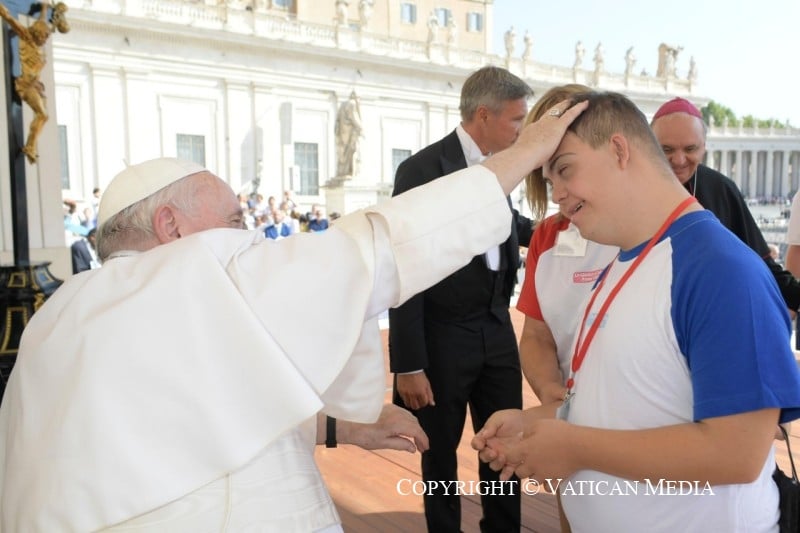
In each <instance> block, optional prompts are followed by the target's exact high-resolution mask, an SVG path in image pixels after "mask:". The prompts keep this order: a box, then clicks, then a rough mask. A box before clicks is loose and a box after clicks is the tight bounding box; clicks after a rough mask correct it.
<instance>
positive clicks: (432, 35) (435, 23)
mask: <svg viewBox="0 0 800 533" xmlns="http://www.w3.org/2000/svg"><path fill="white" fill-rule="evenodd" d="M438 33H439V17H438V16H436V11H435V10H434V11H431V14H430V16H429V17H428V44H433V43H435V42H436V36H437V35H438Z"/></svg>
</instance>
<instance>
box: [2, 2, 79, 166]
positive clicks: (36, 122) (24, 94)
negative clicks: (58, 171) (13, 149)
mask: <svg viewBox="0 0 800 533" xmlns="http://www.w3.org/2000/svg"><path fill="white" fill-rule="evenodd" d="M66 11H67V6H66V4H64V3H63V2H59V3H57V4H56V5H55V6H53V17H52V22H51V23H48V22H47V12H48V4H47V2H42V4H41V12H40V13H39V18H38V19H37V20H36V21H34V22H33V23H32V24H31V25H30V26H28V27H27V28H26V27H25V26H23V25H22V24H21V23H20V22H19V21H18V20H17V19H15V18H14V17H13V16H11V13H9V11H8V9H7V8H6V6H5V5H3V4H0V17H2V18H3V20H5V21H6V23H8V25H9V26H10V27H11V29H12V30H13V31H14V33H16V34H17V36H18V37H19V59H20V65H21V74H20V75H19V76H18V77H17V78H16V79H15V80H14V90H15V91H16V92H17V94H18V95H19V97H20V99H21V100H22V101H23V102H25V103H26V104H28V106H29V107H30V108H31V109H32V110H33V113H34V117H33V120H32V121H31V124H30V127H29V129H28V139H27V141H26V142H25V146H23V148H22V153H24V154H25V155H26V156H27V158H28V161H29V162H30V163H35V162H36V160H37V159H38V157H39V154H38V151H37V148H36V141H37V139H38V138H39V133H41V131H42V127H44V124H45V122H47V118H48V117H47V100H46V97H45V87H44V84H43V83H42V82H41V80H40V79H39V76H40V75H41V73H42V70H43V69H44V67H45V64H46V57H45V51H44V48H43V47H44V44H45V43H46V42H47V39H48V38H49V37H50V34H51V33H52V32H53V31H54V30H57V31H59V32H60V33H66V32H68V31H69V23H67V19H66V17H65V13H66ZM51 24H52V25H51Z"/></svg>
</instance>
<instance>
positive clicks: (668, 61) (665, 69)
mask: <svg viewBox="0 0 800 533" xmlns="http://www.w3.org/2000/svg"><path fill="white" fill-rule="evenodd" d="M681 50H683V47H682V46H677V47H674V46H669V45H667V44H665V43H661V44H660V45H659V46H658V69H657V70H656V76H658V77H659V78H674V77H675V65H676V63H677V62H678V54H679V53H680V51H681Z"/></svg>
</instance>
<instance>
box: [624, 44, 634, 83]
mask: <svg viewBox="0 0 800 533" xmlns="http://www.w3.org/2000/svg"><path fill="white" fill-rule="evenodd" d="M635 66H636V56H635V55H633V46H631V47H630V48H628V51H627V52H625V77H626V78H627V77H629V76H632V75H633V67H635Z"/></svg>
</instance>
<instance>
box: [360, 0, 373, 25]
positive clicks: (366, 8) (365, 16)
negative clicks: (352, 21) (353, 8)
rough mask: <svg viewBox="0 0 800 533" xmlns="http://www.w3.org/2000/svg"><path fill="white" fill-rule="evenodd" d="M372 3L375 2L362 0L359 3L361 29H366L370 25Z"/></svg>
mask: <svg viewBox="0 0 800 533" xmlns="http://www.w3.org/2000/svg"><path fill="white" fill-rule="evenodd" d="M372 3H373V0H361V1H360V2H359V3H358V18H359V21H360V22H361V28H366V27H367V24H369V19H371V18H372Z"/></svg>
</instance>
